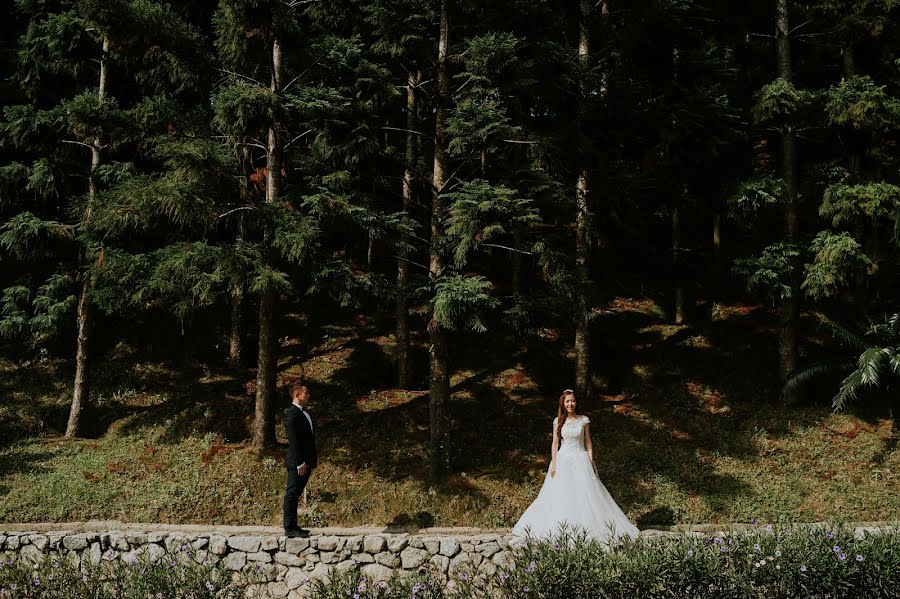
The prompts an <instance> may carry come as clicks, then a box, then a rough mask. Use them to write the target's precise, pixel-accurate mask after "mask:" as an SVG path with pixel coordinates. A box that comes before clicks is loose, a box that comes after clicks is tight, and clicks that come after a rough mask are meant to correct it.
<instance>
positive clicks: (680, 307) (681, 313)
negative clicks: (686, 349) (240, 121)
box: [666, 46, 687, 324]
mask: <svg viewBox="0 0 900 599" xmlns="http://www.w3.org/2000/svg"><path fill="white" fill-rule="evenodd" d="M679 58H680V56H679V53H678V47H677V46H676V47H674V48H672V83H673V86H677V85H678V68H679V66H680V65H679ZM676 89H677V87H676ZM666 156H667V159H666V162H667V163H668V164H669V166H671V153H670V148H669V146H668V144H667V145H666ZM678 187H680V185H679V186H678ZM680 191H681V190H680V189H679V192H680ZM673 195H674V194H673ZM679 195H680V194H679ZM673 200H674V202H673V203H672V267H673V268H672V275H673V276H674V277H675V324H684V322H685V320H687V316H686V312H687V310H686V308H685V298H684V273H683V272H682V271H681V269H682V266H683V264H682V259H681V206H680V202H681V197H673Z"/></svg>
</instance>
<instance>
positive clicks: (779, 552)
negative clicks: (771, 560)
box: [775, 549, 781, 557]
mask: <svg viewBox="0 0 900 599" xmlns="http://www.w3.org/2000/svg"><path fill="white" fill-rule="evenodd" d="M775 557H781V549H776V550H775Z"/></svg>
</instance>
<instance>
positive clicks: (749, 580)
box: [312, 526, 900, 599]
mask: <svg viewBox="0 0 900 599" xmlns="http://www.w3.org/2000/svg"><path fill="white" fill-rule="evenodd" d="M515 559H516V564H515V565H514V566H512V567H509V568H501V569H499V570H498V571H497V573H496V574H495V575H493V576H492V577H490V578H488V579H487V580H485V579H483V578H475V577H472V576H471V573H460V574H457V575H456V578H455V580H453V583H452V585H450V584H441V583H440V582H438V577H437V576H436V575H435V576H431V575H428V574H418V575H416V576H411V577H409V578H394V579H391V580H389V581H384V582H373V581H369V580H367V579H366V577H365V576H363V575H361V574H360V573H359V572H352V571H351V572H347V573H343V574H334V575H332V576H331V577H329V578H328V579H326V580H324V581H319V582H316V583H315V584H314V585H313V588H312V591H313V597H314V598H315V599H346V598H348V597H349V598H351V599H400V598H404V599H444V598H450V597H453V598H456V599H476V598H488V597H491V598H508V599H551V598H552V599H558V598H566V599H589V598H590V599H594V598H609V599H613V598H616V599H618V598H622V599H625V598H628V599H631V598H635V597H640V598H641V599H655V598H660V599H664V598H665V599H676V598H677V599H681V598H696V599H700V598H706V597H709V598H713V597H715V598H717V599H721V598H724V599H728V598H734V599H738V598H740V599H744V598H746V597H766V598H767V599H780V598H784V599H788V598H791V599H794V598H798V597H805V598H819V599H838V598H845V597H846V598H848V599H849V598H855V597H867V598H884V599H887V598H891V597H894V598H896V597H897V596H898V589H900V532H898V531H893V532H880V533H877V534H866V535H860V536H854V534H853V530H851V529H848V528H845V527H840V526H835V527H832V528H811V527H802V528H801V527H797V528H793V527H779V528H775V527H771V526H767V527H765V528H760V529H754V530H749V531H737V532H731V533H729V534H724V535H722V536H719V537H691V536H680V537H677V538H658V539H646V538H642V539H640V540H638V541H626V542H624V543H622V544H621V545H619V546H618V547H615V548H613V549H609V548H607V547H605V546H604V545H601V544H600V543H597V542H595V541H592V540H590V539H588V538H587V537H586V536H585V535H584V534H583V533H580V532H578V531H573V530H563V531H561V532H560V533H559V534H558V535H557V536H556V537H554V538H552V539H550V540H546V541H543V540H542V541H532V542H529V543H528V544H526V545H525V546H523V547H520V548H518V549H516V550H515Z"/></svg>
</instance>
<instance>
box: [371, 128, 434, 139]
mask: <svg viewBox="0 0 900 599" xmlns="http://www.w3.org/2000/svg"><path fill="white" fill-rule="evenodd" d="M380 129H381V130H382V131H404V132H406V133H414V134H416V135H418V136H420V137H427V138H428V139H434V138H433V137H432V136H431V135H428V134H427V133H423V132H421V131H413V130H412V129H402V128H400V127H380Z"/></svg>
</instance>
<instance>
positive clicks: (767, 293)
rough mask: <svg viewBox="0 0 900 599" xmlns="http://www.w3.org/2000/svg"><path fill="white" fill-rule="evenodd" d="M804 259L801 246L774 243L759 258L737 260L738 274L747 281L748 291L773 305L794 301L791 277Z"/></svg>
mask: <svg viewBox="0 0 900 599" xmlns="http://www.w3.org/2000/svg"><path fill="white" fill-rule="evenodd" d="M799 258H800V250H799V249H798V248H797V246H795V245H793V244H791V243H786V242H781V243H774V244H772V245H770V246H768V247H767V248H765V249H764V250H763V251H762V254H760V255H759V256H754V257H752V258H742V259H740V260H735V264H734V272H735V274H737V275H738V276H740V277H742V278H743V279H744V280H746V282H747V290H748V291H750V292H751V293H757V294H759V295H761V296H763V297H765V298H767V299H768V300H769V301H770V302H771V303H772V304H776V305H777V304H783V303H785V302H787V301H788V300H790V299H791V296H792V291H791V277H792V276H793V273H794V272H795V270H796V266H795V265H796V264H797V262H798V260H799Z"/></svg>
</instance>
